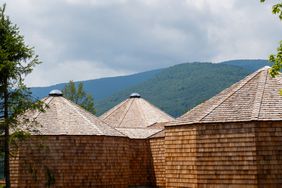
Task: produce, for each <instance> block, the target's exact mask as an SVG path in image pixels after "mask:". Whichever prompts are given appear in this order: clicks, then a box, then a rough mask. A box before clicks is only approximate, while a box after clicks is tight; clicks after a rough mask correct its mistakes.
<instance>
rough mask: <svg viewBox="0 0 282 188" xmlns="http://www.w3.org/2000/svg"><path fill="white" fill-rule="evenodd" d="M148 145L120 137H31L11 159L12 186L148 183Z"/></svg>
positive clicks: (122, 185) (129, 184) (92, 185)
mask: <svg viewBox="0 0 282 188" xmlns="http://www.w3.org/2000/svg"><path fill="white" fill-rule="evenodd" d="M148 146H149V145H148V142H147V141H146V140H136V141H134V140H129V139H128V138H123V137H106V136H31V137H30V138H29V139H28V140H26V141H24V142H22V143H21V144H20V147H19V148H18V150H17V151H18V155H15V157H12V158H11V171H12V174H11V178H12V180H15V181H13V182H12V183H13V187H45V186H50V187H128V186H136V185H151V184H152V182H151V178H150V173H151V172H152V168H151V166H150V164H151V161H150V153H149V152H150V150H149V149H148V148H149V147H148ZM144 151H145V152H144Z"/></svg>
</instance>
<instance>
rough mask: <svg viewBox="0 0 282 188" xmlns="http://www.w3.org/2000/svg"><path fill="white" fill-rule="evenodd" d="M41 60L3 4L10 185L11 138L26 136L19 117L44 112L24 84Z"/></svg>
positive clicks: (0, 86)
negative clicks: (20, 126)
mask: <svg viewBox="0 0 282 188" xmlns="http://www.w3.org/2000/svg"><path fill="white" fill-rule="evenodd" d="M39 63H40V62H39V60H38V56H36V55H34V49H33V48H31V47H29V46H27V45H26V44H25V43H24V37H23V36H22V35H20V32H19V28H18V27H17V26H16V25H14V24H12V22H11V21H10V19H9V17H8V16H6V15H5V4H4V5H3V6H2V7H1V6H0V115H1V121H0V125H1V127H2V130H3V132H4V153H5V158H4V166H5V169H4V176H5V181H6V187H7V188H9V187H10V184H11V182H10V164H9V159H10V143H11V141H12V140H11V139H12V138H16V137H18V136H23V135H25V133H24V132H23V131H20V128H19V119H21V120H24V121H29V119H28V118H27V117H25V115H24V114H25V112H26V111H27V110H40V111H44V110H43V105H42V102H40V101H35V100H34V99H33V98H32V97H31V92H30V91H29V89H28V88H27V87H26V86H25V84H24V77H25V76H26V75H27V74H29V73H31V72H32V70H33V68H34V66H35V65H37V64H39ZM20 117H21V118H20ZM10 131H11V133H12V134H10Z"/></svg>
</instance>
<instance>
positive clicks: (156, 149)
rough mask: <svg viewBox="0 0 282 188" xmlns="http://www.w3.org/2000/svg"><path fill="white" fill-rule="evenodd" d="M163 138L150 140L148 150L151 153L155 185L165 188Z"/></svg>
mask: <svg viewBox="0 0 282 188" xmlns="http://www.w3.org/2000/svg"><path fill="white" fill-rule="evenodd" d="M164 144H165V138H164V137H160V138H151V139H150V148H151V153H152V163H153V171H154V177H155V185H156V186H157V187H165V145H164Z"/></svg>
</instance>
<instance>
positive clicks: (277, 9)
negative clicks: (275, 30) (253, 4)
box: [260, 0, 282, 77]
mask: <svg viewBox="0 0 282 188" xmlns="http://www.w3.org/2000/svg"><path fill="white" fill-rule="evenodd" d="M260 1H261V2H265V0H260ZM272 13H273V14H276V15H278V17H279V19H280V20H281V21H282V2H280V3H276V4H274V5H273V6H272ZM269 61H270V62H272V63H273V65H272V68H271V70H270V75H271V76H272V77H275V76H277V75H278V74H279V72H280V70H281V68H282V41H280V45H279V47H278V48H277V53H276V54H271V55H270V56H269Z"/></svg>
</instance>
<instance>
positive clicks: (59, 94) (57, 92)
mask: <svg viewBox="0 0 282 188" xmlns="http://www.w3.org/2000/svg"><path fill="white" fill-rule="evenodd" d="M49 96H53V97H54V96H63V93H62V91H60V90H58V89H54V90H52V91H50V93H49Z"/></svg>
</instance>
